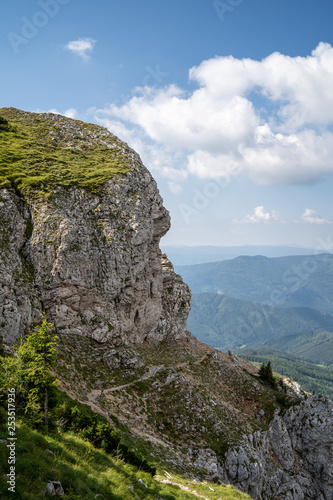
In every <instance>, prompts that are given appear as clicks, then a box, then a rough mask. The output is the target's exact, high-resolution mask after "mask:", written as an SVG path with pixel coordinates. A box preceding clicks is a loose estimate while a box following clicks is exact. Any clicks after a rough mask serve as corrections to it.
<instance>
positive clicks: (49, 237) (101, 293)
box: [0, 120, 190, 345]
mask: <svg viewBox="0 0 333 500" xmlns="http://www.w3.org/2000/svg"><path fill="white" fill-rule="evenodd" d="M71 122H73V123H74V125H75V126H76V127H77V129H78V130H77V133H79V132H80V125H79V123H78V124H76V122H75V121H74V120H71ZM72 129H73V125H71V134H72V135H73V130H72ZM103 133H104V135H106V136H108V135H109V137H108V140H109V141H111V143H112V140H113V137H114V136H113V135H112V134H110V133H108V132H107V131H105V130H104V132H103ZM72 135H71V136H72ZM90 140H91V139H90ZM96 140H97V139H96ZM117 143H119V141H118V140H117ZM123 147H124V149H126V155H127V161H128V162H129V170H128V172H126V173H125V174H124V175H121V176H120V175H118V176H115V178H113V179H112V180H110V181H108V182H107V183H105V184H104V185H103V186H102V187H101V189H99V190H98V194H96V193H95V194H93V193H92V192H90V191H89V190H86V189H82V188H76V187H71V188H62V187H56V188H55V189H54V190H53V192H52V195H51V196H50V197H48V198H45V197H44V198H43V197H36V196H25V197H22V196H17V194H15V192H14V191H12V190H8V189H2V190H0V220H1V222H2V224H1V228H0V230H1V231H2V235H1V236H2V238H1V245H2V251H1V257H0V299H1V301H0V328H1V330H0V335H2V336H3V337H4V341H5V342H7V343H12V342H14V341H15V340H16V339H17V338H18V336H19V335H21V334H22V333H24V331H25V329H26V328H28V327H29V326H30V325H31V324H33V323H36V322H38V321H39V320H40V318H41V314H42V311H43V310H45V311H46V312H47V314H48V317H49V319H50V321H52V322H53V323H54V324H55V326H56V329H57V330H58V332H59V333H60V332H64V333H69V334H71V335H84V336H88V337H91V338H93V339H95V340H96V341H98V342H106V341H111V342H113V343H114V344H115V345H120V344H128V343H129V344H137V343H142V342H143V341H145V340H147V341H152V342H156V341H162V340H163V339H165V338H166V337H167V336H168V337H170V338H172V337H174V338H180V337H181V338H183V339H184V338H187V337H188V336H189V334H188V332H187V330H186V318H187V315H188V312H189V308H190V293H189V290H188V287H187V286H186V285H184V283H183V282H182V279H181V278H180V277H179V276H177V275H176V274H175V273H174V272H173V270H172V267H168V266H166V267H165V266H164V268H162V262H161V251H160V249H159V241H160V238H161V237H162V236H163V235H164V234H165V233H166V232H167V231H168V229H169V227H170V217H169V213H168V211H167V210H166V209H165V208H164V206H163V203H162V199H161V196H160V194H159V192H158V189H157V186H156V182H155V181H154V179H153V178H152V176H151V174H150V173H149V172H148V170H147V169H146V168H145V167H144V166H143V164H142V162H141V160H140V158H139V156H138V155H137V154H136V153H135V152H134V151H132V150H130V148H128V146H127V145H125V144H124V145H123ZM164 261H165V258H164ZM163 298H164V299H166V300H164V303H163ZM163 306H164V307H163Z"/></svg>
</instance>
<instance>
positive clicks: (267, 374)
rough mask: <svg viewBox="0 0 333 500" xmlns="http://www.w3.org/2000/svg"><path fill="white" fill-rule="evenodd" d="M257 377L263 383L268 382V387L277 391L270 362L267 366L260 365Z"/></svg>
mask: <svg viewBox="0 0 333 500" xmlns="http://www.w3.org/2000/svg"><path fill="white" fill-rule="evenodd" d="M259 377H260V378H261V379H262V380H264V381H265V382H268V383H269V385H270V386H271V387H273V389H277V383H276V380H275V377H274V375H273V370H272V365H271V362H270V361H268V363H267V365H265V363H262V365H261V367H260V369H259Z"/></svg>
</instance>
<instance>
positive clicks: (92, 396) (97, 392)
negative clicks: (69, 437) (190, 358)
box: [87, 354, 207, 401]
mask: <svg viewBox="0 0 333 500" xmlns="http://www.w3.org/2000/svg"><path fill="white" fill-rule="evenodd" d="M206 357H207V354H205V355H204V356H203V357H202V358H200V359H198V360H196V361H195V362H194V364H196V365H197V364H199V363H201V362H202V361H204V359H206ZM187 364H188V363H187V362H186V361H185V362H182V363H178V364H176V365H175V366H174V368H184V367H185V366H186V365H187ZM163 368H165V366H164V365H159V366H151V367H150V368H149V371H148V373H145V374H144V375H142V377H140V378H138V379H136V380H133V381H132V382H129V383H128V384H123V385H118V386H116V387H110V389H105V390H103V394H108V393H110V392H114V391H120V390H121V389H125V388H126V387H130V386H131V385H134V384H135V383H136V382H141V381H143V380H149V379H150V378H152V377H154V376H155V375H156V373H158V371H159V370H162V369H163ZM100 395H101V390H100V389H95V390H93V391H91V392H90V393H89V394H88V395H87V398H88V400H89V401H94V400H95V399H96V398H97V397H98V396H100Z"/></svg>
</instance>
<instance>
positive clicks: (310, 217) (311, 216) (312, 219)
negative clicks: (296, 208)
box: [301, 208, 330, 224]
mask: <svg viewBox="0 0 333 500" xmlns="http://www.w3.org/2000/svg"><path fill="white" fill-rule="evenodd" d="M301 219H302V221H304V222H308V223H309V224H330V221H329V220H327V219H324V218H323V217H321V216H320V215H318V214H317V212H316V211H315V210H311V208H306V209H305V210H304V212H303V213H302V215H301Z"/></svg>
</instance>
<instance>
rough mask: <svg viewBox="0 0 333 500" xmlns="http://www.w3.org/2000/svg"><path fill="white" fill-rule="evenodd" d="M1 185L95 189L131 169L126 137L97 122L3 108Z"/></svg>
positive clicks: (22, 189)
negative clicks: (125, 143)
mask: <svg viewBox="0 0 333 500" xmlns="http://www.w3.org/2000/svg"><path fill="white" fill-rule="evenodd" d="M0 118H1V123H0V125H1V126H0V188H1V187H6V188H14V189H15V190H17V191H18V192H21V193H26V192H31V191H32V190H35V192H36V191H37V192H38V193H39V194H44V195H45V194H46V195H47V194H49V193H50V192H52V190H53V189H54V187H56V186H64V187H69V186H72V185H75V186H78V187H83V188H87V189H90V190H96V189H97V188H98V187H99V186H101V185H102V184H104V183H105V182H107V181H108V180H110V179H111V178H112V177H114V176H115V175H119V174H124V173H126V172H127V171H128V170H129V161H128V154H129V152H128V150H127V149H125V145H124V143H121V142H120V141H118V140H117V138H116V137H114V136H112V135H110V134H108V133H107V132H106V131H105V129H103V128H102V127H99V126H97V125H93V124H87V123H83V122H79V121H76V120H71V119H69V118H65V117H63V116H60V115H52V114H37V113H25V112H23V111H19V110H16V109H13V108H0Z"/></svg>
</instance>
